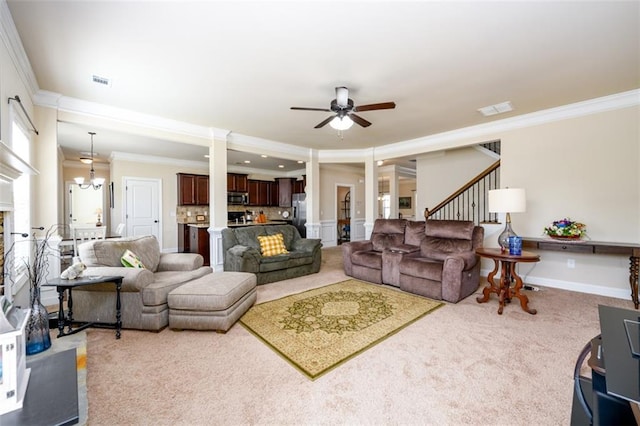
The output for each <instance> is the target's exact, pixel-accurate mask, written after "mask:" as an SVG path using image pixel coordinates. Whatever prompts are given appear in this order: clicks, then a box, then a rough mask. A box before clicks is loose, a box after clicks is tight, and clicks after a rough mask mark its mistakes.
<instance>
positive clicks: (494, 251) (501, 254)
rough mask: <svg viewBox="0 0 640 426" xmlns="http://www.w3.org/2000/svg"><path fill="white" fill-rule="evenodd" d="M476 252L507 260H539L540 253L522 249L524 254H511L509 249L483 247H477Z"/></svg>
mask: <svg viewBox="0 0 640 426" xmlns="http://www.w3.org/2000/svg"><path fill="white" fill-rule="evenodd" d="M476 254H477V255H479V256H482V257H487V258H489V259H495V260H504V261H507V262H538V261H540V255H538V254H536V253H532V252H530V251H524V250H523V251H522V254H520V255H515V254H509V250H506V251H502V249H499V248H488V247H481V248H477V249H476Z"/></svg>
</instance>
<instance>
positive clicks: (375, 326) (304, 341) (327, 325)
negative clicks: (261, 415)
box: [240, 279, 442, 379]
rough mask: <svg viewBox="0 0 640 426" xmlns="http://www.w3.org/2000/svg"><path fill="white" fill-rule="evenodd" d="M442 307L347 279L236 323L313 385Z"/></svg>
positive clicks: (269, 305)
mask: <svg viewBox="0 0 640 426" xmlns="http://www.w3.org/2000/svg"><path fill="white" fill-rule="evenodd" d="M440 306H442V303H440V302H436V301H433V300H430V299H427V298H424V297H419V296H414V295H412V294H408V293H405V292H402V291H399V290H395V289H389V288H387V287H383V286H372V285H371V284H370V283H365V282H362V281H358V280H353V279H351V280H346V281H342V282H340V283H336V284H331V285H328V286H325V287H320V288H317V289H313V290H307V291H305V292H302V293H297V294H293V295H290V296H286V297H283V298H281V299H277V300H272V301H270V302H265V303H261V304H259V305H254V306H253V307H252V308H251V309H250V310H249V311H248V312H247V313H246V314H245V315H244V316H243V317H242V318H241V319H240V322H241V324H242V325H244V326H245V327H246V328H247V329H248V330H249V331H251V332H252V333H253V334H255V335H256V336H257V337H258V338H260V339H261V340H262V341H264V342H265V343H266V344H267V345H269V346H270V347H271V348H273V349H274V350H275V351H276V352H278V353H279V354H280V355H282V356H283V357H284V358H285V359H286V360H287V361H289V362H290V363H291V364H292V365H293V366H294V367H296V368H297V369H299V370H300V371H301V372H302V373H303V374H305V375H306V376H307V377H309V378H310V379H316V378H318V377H319V376H321V375H322V374H324V373H326V372H327V371H329V370H330V369H332V368H335V367H336V366H338V365H340V364H341V363H343V362H344V361H346V360H348V359H349V358H351V357H353V356H355V355H357V354H359V353H361V352H363V351H364V350H366V349H368V348H369V347H371V346H373V345H375V344H376V343H378V342H380V341H382V340H383V339H385V338H387V337H389V336H390V335H391V334H393V333H396V332H398V331H400V330H401V329H402V328H404V327H406V326H407V325H409V324H411V323H412V322H414V321H415V320H417V319H419V318H422V317H423V316H424V315H426V314H427V313H429V312H431V311H432V310H434V309H436V308H438V307H440Z"/></svg>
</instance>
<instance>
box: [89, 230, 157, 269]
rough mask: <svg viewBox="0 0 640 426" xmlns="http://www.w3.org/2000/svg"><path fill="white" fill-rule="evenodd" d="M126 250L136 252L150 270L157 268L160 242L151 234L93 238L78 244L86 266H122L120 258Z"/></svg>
mask: <svg viewBox="0 0 640 426" xmlns="http://www.w3.org/2000/svg"><path fill="white" fill-rule="evenodd" d="M126 250H131V251H132V252H134V253H136V254H137V255H138V256H139V257H140V260H141V261H142V263H143V264H144V266H146V268H147V269H148V270H150V271H151V272H155V271H156V270H157V269H158V263H159V262H160V244H159V243H158V240H157V239H156V237H154V236H153V235H146V236H143V237H126V238H112V239H108V240H94V241H88V242H86V243H83V244H80V245H79V246H78V252H79V254H80V258H81V259H82V262H83V263H84V264H85V265H87V267H92V266H117V267H122V263H121V262H120V258H121V257H122V255H123V254H124V252H125V251H126Z"/></svg>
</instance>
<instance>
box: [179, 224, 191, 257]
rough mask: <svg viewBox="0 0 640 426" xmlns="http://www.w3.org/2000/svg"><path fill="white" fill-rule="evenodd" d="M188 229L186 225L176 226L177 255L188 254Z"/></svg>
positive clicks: (189, 236)
mask: <svg viewBox="0 0 640 426" xmlns="http://www.w3.org/2000/svg"><path fill="white" fill-rule="evenodd" d="M189 228H190V226H189V225H187V224H186V223H179V224H178V253H189V238H191V235H189Z"/></svg>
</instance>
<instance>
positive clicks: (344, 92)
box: [336, 87, 349, 108]
mask: <svg viewBox="0 0 640 426" xmlns="http://www.w3.org/2000/svg"><path fill="white" fill-rule="evenodd" d="M336 103H337V104H338V106H340V107H342V108H344V107H346V106H347V104H348V103H349V89H347V88H346V87H336Z"/></svg>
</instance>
